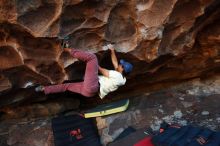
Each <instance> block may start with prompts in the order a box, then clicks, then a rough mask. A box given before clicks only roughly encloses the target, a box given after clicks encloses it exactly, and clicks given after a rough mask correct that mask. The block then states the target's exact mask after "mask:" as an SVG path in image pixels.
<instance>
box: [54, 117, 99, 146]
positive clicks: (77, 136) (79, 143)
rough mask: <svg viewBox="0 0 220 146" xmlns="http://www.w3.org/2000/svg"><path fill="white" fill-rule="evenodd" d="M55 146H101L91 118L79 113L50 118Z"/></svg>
mask: <svg viewBox="0 0 220 146" xmlns="http://www.w3.org/2000/svg"><path fill="white" fill-rule="evenodd" d="M52 129H53V135H54V144H55V146H101V143H100V138H99V135H98V130H97V127H96V125H95V123H94V122H93V120H92V119H85V118H84V117H82V116H79V115H70V116H60V117H56V118H53V119H52Z"/></svg>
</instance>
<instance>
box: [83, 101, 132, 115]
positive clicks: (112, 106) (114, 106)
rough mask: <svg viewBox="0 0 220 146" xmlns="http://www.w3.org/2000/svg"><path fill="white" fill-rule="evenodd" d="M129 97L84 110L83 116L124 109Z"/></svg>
mask: <svg viewBox="0 0 220 146" xmlns="http://www.w3.org/2000/svg"><path fill="white" fill-rule="evenodd" d="M128 105H129V99H124V100H120V101H117V102H112V103H109V104H104V105H99V106H97V107H95V108H93V109H90V110H88V111H86V112H84V117H85V118H91V117H100V116H106V115H110V114H114V113H118V112H122V111H125V110H126V109H127V108H128Z"/></svg>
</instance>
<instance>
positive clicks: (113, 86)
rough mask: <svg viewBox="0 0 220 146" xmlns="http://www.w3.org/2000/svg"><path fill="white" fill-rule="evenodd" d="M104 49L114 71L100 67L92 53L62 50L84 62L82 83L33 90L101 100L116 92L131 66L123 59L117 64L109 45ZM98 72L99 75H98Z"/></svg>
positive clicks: (113, 51) (122, 83)
mask: <svg viewBox="0 0 220 146" xmlns="http://www.w3.org/2000/svg"><path fill="white" fill-rule="evenodd" d="M66 46H68V45H66ZM105 47H107V48H108V49H109V50H110V52H111V61H112V64H113V66H114V70H108V69H105V68H103V67H100V66H99V64H98V60H97V57H96V55H95V54H93V53H90V52H86V51H81V50H76V49H71V48H64V51H65V52H68V53H70V54H71V55H72V56H73V57H74V58H77V59H79V60H82V61H84V62H86V70H85V75H84V81H82V82H76V83H65V84H58V85H50V86H38V87H36V88H35V91H37V92H39V91H43V92H44V93H45V94H50V93H59V92H65V91H71V92H74V93H79V94H81V95H83V96H86V97H93V96H95V95H97V94H99V97H100V98H101V99H103V98H104V97H105V96H106V95H107V94H108V93H110V92H113V91H115V90H117V89H118V87H119V86H122V85H124V84H125V82H126V77H125V76H126V75H128V74H129V73H130V72H131V71H132V69H133V65H132V64H131V63H129V62H127V61H125V60H123V59H121V60H120V61H119V62H118V59H117V57H116V54H115V49H114V47H113V46H112V45H111V44H109V45H107V46H105ZM98 72H100V74H101V75H98Z"/></svg>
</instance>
